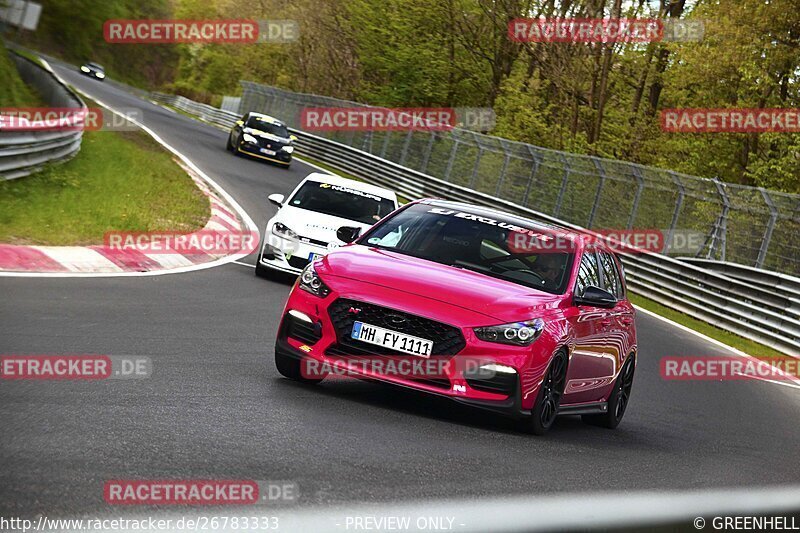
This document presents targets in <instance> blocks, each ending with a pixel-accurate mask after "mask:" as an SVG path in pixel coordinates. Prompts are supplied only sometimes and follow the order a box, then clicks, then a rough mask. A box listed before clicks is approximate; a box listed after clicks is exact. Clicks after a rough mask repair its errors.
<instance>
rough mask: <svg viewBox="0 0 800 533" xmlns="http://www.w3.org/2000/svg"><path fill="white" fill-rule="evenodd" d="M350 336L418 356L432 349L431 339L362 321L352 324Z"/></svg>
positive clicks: (429, 353) (424, 354) (427, 353)
mask: <svg viewBox="0 0 800 533" xmlns="http://www.w3.org/2000/svg"><path fill="white" fill-rule="evenodd" d="M350 336H351V337H352V338H354V339H356V340H359V341H361V342H366V343H369V344H375V345H377V346H383V347H384V348H391V349H392V350H396V351H398V352H404V353H410V354H412V355H419V356H420V357H430V355H431V351H432V350H433V341H429V340H427V339H421V338H419V337H414V336H412V335H406V334H405V333H399V332H397V331H392V330H390V329H385V328H381V327H378V326H373V325H371V324H365V323H364V322H356V323H355V324H353V332H352V333H351V334H350Z"/></svg>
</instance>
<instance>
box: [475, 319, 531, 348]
mask: <svg viewBox="0 0 800 533" xmlns="http://www.w3.org/2000/svg"><path fill="white" fill-rule="evenodd" d="M473 331H475V335H476V336H477V337H478V338H479V339H480V340H482V341H488V342H499V343H500V344H513V345H516V346H528V345H529V344H530V343H532V342H533V341H535V340H536V339H538V338H539V335H541V334H542V331H544V320H542V319H541V318H535V319H533V320H528V321H525V322H512V323H510V324H502V325H499V326H486V327H481V328H474V330H473Z"/></svg>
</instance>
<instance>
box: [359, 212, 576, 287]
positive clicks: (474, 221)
mask: <svg viewBox="0 0 800 533" xmlns="http://www.w3.org/2000/svg"><path fill="white" fill-rule="evenodd" d="M520 230H522V231H525V230H529V231H530V232H532V234H539V231H540V230H538V229H535V228H532V227H531V228H522V227H520V226H517V225H516V224H514V223H513V222H510V221H507V220H502V219H500V218H497V219H491V218H487V217H485V216H483V215H478V214H476V213H469V212H463V211H457V210H451V209H443V208H441V207H435V206H431V205H427V204H417V205H414V206H411V207H409V208H407V209H405V210H403V211H401V212H400V213H398V214H397V215H395V216H394V217H392V218H391V219H389V220H387V221H386V222H384V223H383V224H381V225H380V226H378V227H376V228H374V229H373V230H372V231H370V232H369V233H368V234H366V235H365V236H364V237H363V238H362V239H361V240H360V241H359V242H360V243H361V244H366V245H370V246H375V247H378V248H384V249H390V250H393V251H395V252H400V253H403V254H406V255H412V256H414V257H419V258H422V259H427V260H429V261H435V262H437V263H442V264H445V265H450V266H453V267H456V268H463V269H466V270H473V271H475V272H479V273H481V274H485V275H487V276H491V277H493V278H498V279H502V280H505V281H510V282H512V283H517V284H519V285H525V286H526V287H531V288H535V289H540V290H543V291H545V292H549V293H553V294H563V293H564V291H565V290H566V288H567V284H568V282H569V272H570V268H569V267H570V265H571V264H572V255H573V254H571V253H566V252H552V251H546V252H545V251H537V252H536V253H531V252H530V251H526V250H517V249H516V248H515V247H514V245H513V243H514V242H515V239H514V237H515V235H517V234H519V233H520Z"/></svg>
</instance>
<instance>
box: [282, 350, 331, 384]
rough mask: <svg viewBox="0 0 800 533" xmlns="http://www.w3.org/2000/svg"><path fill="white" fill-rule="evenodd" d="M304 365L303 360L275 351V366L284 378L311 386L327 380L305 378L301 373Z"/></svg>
mask: <svg viewBox="0 0 800 533" xmlns="http://www.w3.org/2000/svg"><path fill="white" fill-rule="evenodd" d="M302 365H303V360H302V359H300V358H297V357H292V356H291V355H286V354H283V353H281V352H279V351H278V350H275V366H276V367H277V369H278V372H279V373H280V375H282V376H283V377H285V378H289V379H291V380H293V381H299V382H300V383H310V384H317V383H319V382H321V381H322V380H323V379H325V377H324V376H323V377H321V378H307V377H305V376H303V373H302V371H301V368H302Z"/></svg>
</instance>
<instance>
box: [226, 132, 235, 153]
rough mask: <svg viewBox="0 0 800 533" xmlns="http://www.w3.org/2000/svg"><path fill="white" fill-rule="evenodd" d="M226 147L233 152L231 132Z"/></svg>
mask: <svg viewBox="0 0 800 533" xmlns="http://www.w3.org/2000/svg"><path fill="white" fill-rule="evenodd" d="M225 149H226V150H228V151H229V152H233V143H231V134H230V133H229V134H228V142H227V143H225Z"/></svg>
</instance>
